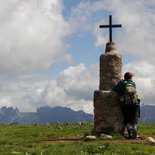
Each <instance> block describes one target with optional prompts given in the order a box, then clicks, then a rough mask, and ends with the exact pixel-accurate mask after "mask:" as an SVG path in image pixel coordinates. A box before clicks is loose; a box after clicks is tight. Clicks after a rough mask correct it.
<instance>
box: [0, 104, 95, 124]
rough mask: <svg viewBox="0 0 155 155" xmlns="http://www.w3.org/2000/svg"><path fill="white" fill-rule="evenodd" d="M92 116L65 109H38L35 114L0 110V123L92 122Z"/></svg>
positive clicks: (7, 109)
mask: <svg viewBox="0 0 155 155" xmlns="http://www.w3.org/2000/svg"><path fill="white" fill-rule="evenodd" d="M92 120H93V115H91V114H87V113H85V112H84V111H82V110H80V111H74V110H72V109H70V108H67V107H60V106H58V107H54V108H51V107H40V108H38V109H37V112H20V111H19V110H18V109H17V108H15V109H14V108H12V107H9V108H6V107H2V108H1V109H0V123H13V122H14V123H15V122H16V123H21V124H32V123H56V122H61V123H65V122H80V121H92Z"/></svg>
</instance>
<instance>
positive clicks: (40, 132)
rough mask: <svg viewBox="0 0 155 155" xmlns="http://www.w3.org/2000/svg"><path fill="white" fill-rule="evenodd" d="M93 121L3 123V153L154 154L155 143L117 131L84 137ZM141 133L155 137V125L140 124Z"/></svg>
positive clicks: (0, 150)
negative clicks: (107, 137) (90, 138)
mask: <svg viewBox="0 0 155 155" xmlns="http://www.w3.org/2000/svg"><path fill="white" fill-rule="evenodd" d="M92 128H93V123H91V122H83V123H54V124H53V123H52V124H31V125H20V124H0V155H12V154H17V155H100V154H101V155H155V146H153V145H150V144H148V143H147V142H146V141H145V140H126V139H125V138H124V137H122V136H120V135H118V134H116V135H113V139H112V140H102V139H100V138H97V139H96V140H93V141H84V140H83V139H82V137H83V136H84V135H85V134H88V133H89V132H90V131H91V129H92ZM138 134H139V135H140V136H145V137H148V136H151V137H154V138H155V124H143V123H140V124H139V126H138Z"/></svg>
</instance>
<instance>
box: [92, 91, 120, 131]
mask: <svg viewBox="0 0 155 155" xmlns="http://www.w3.org/2000/svg"><path fill="white" fill-rule="evenodd" d="M122 128H123V117H122V111H121V107H120V103H119V96H118V94H117V93H115V92H113V91H101V90H100V91H95V92H94V130H95V132H97V133H103V132H104V133H106V132H107V133H109V132H119V131H121V130H122Z"/></svg>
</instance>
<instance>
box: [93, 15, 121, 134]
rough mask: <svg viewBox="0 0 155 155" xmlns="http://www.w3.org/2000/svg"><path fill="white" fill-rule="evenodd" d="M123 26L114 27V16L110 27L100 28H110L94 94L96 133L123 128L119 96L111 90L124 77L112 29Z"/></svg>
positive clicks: (110, 20) (117, 130)
mask: <svg viewBox="0 0 155 155" xmlns="http://www.w3.org/2000/svg"><path fill="white" fill-rule="evenodd" d="M115 27H121V25H112V16H111V15H110V16H109V25H100V28H109V42H108V43H107V44H106V48H105V53H104V54H102V55H101V56H100V81H99V82H100V83H99V90H96V91H95V92H94V132H95V133H107V134H109V133H113V132H120V131H121V130H122V128H123V117H122V112H121V108H120V103H119V95H118V94H117V93H115V92H113V91H112V90H111V89H112V87H113V86H114V85H116V84H117V83H118V82H119V81H120V80H121V77H122V56H121V55H120V54H119V53H117V51H116V47H115V43H114V42H113V41H112V28H115Z"/></svg>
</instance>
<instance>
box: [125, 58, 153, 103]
mask: <svg viewBox="0 0 155 155" xmlns="http://www.w3.org/2000/svg"><path fill="white" fill-rule="evenodd" d="M126 71H132V72H133V73H134V74H135V76H134V78H133V79H134V80H135V82H136V85H137V91H138V93H139V94H140V96H141V98H142V103H143V104H155V95H154V90H155V66H154V65H151V64H150V63H149V62H146V61H138V62H132V63H130V64H127V65H125V66H124V72H126Z"/></svg>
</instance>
